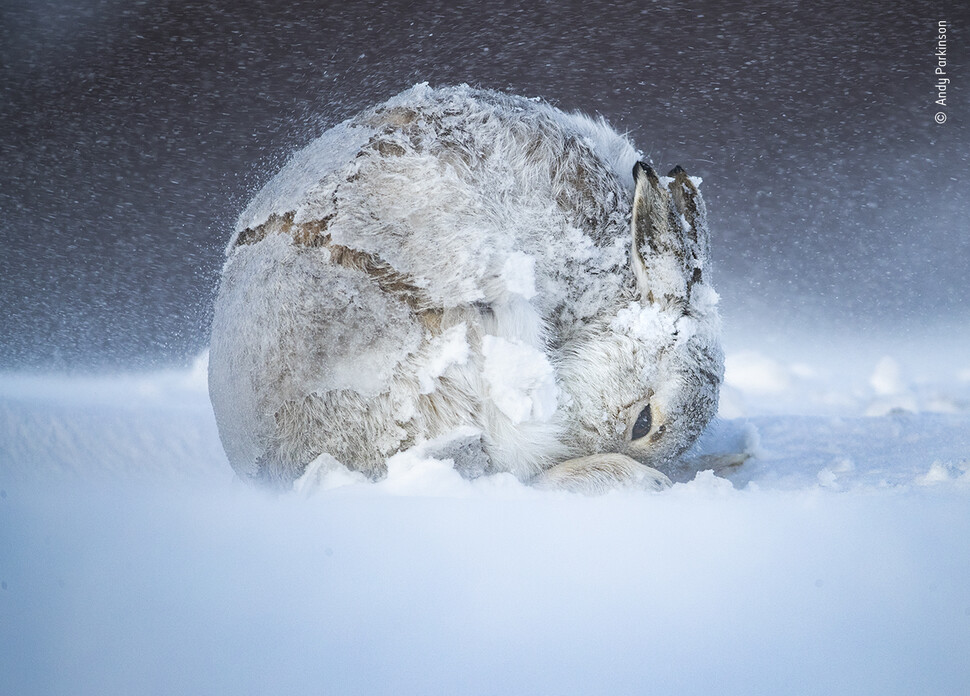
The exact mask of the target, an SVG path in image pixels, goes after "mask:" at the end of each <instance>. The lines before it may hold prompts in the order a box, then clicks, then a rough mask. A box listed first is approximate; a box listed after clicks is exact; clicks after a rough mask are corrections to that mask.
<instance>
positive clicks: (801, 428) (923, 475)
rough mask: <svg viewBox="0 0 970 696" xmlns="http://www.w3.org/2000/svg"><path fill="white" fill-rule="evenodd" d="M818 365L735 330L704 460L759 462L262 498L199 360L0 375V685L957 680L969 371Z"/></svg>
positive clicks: (964, 675) (330, 489) (706, 684)
mask: <svg viewBox="0 0 970 696" xmlns="http://www.w3.org/2000/svg"><path fill="white" fill-rule="evenodd" d="M894 364H895V367H894V366H893V365H894ZM826 374H827V372H826V369H825V365H823V364H817V365H806V364H800V365H794V366H792V365H788V364H786V363H784V362H783V361H780V360H777V359H772V358H771V357H769V356H766V355H764V354H762V353H750V352H749V353H746V354H741V353H737V352H735V353H731V352H729V355H728V373H727V380H726V383H727V385H728V387H727V390H726V392H725V398H724V400H723V401H722V418H721V420H720V421H719V422H718V423H717V424H716V425H715V426H714V427H713V428H712V429H711V430H710V431H709V432H708V434H707V435H706V436H705V438H704V440H703V441H702V442H701V443H700V446H699V448H698V449H697V451H696V452H694V453H693V455H694V456H704V455H705V454H711V453H718V452H724V451H735V452H737V451H743V452H747V453H749V454H751V455H752V458H751V459H749V460H748V461H747V462H745V464H744V465H742V466H740V467H738V468H736V469H735V470H726V471H722V472H721V474H722V476H715V475H714V474H713V473H711V472H703V473H701V474H699V475H697V476H696V478H694V479H693V480H691V481H688V482H681V483H677V484H675V486H674V487H673V488H672V489H671V490H669V491H667V492H665V493H659V494H651V493H645V492H631V491H616V492H614V493H611V494H608V495H605V496H602V497H599V498H586V497H582V496H579V495H575V494H569V493H546V492H540V491H535V490H532V489H529V488H527V487H524V486H523V485H522V484H520V483H518V482H517V481H516V480H515V479H514V478H512V477H511V475H508V474H505V475H498V476H493V477H484V478H481V479H477V480H475V481H467V480H465V479H463V478H462V477H461V476H459V475H458V474H456V473H455V472H454V471H453V470H452V468H451V467H450V464H449V462H447V461H441V460H436V459H433V458H429V457H421V456H419V454H416V453H413V452H412V453H411V454H410V455H408V456H407V457H405V456H401V457H398V458H397V459H395V460H392V461H391V462H389V466H388V471H389V473H388V477H387V478H386V479H385V480H384V481H382V482H380V483H377V484H373V483H364V482H361V481H359V480H356V479H354V478H353V477H348V476H343V477H341V476H340V475H337V474H334V473H333V472H328V471H327V470H326V467H319V468H318V470H317V471H316V477H315V478H313V477H311V478H305V479H304V480H303V481H301V484H302V485H301V487H300V489H299V490H297V491H294V492H293V493H290V494H286V495H275V496H274V495H270V494H267V493H265V492H261V491H258V490H252V489H251V488H250V487H249V486H246V485H244V484H242V483H239V482H235V481H234V480H233V479H232V475H231V470H230V468H229V465H228V463H227V462H226V460H225V455H224V454H223V452H222V450H221V447H220V444H219V441H218V437H217V434H216V429H215V424H214V421H213V417H212V414H211V409H210V408H209V405H208V402H207V399H206V385H205V365H204V359H200V361H199V363H198V364H197V365H196V366H195V367H194V368H193V369H191V370H188V371H185V372H167V373H156V374H150V375H126V376H115V377H103V378H66V377H54V376H26V375H5V376H3V377H2V378H0V582H2V585H0V683H2V686H0V688H2V691H3V692H4V693H11V694H13V693H16V694H32V693H37V694H41V693H43V694H68V693H70V694H122V693H124V694H129V693H166V694H170V693H204V692H238V693H281V694H283V693H285V694H292V693H359V694H363V693H367V694H380V693H387V694H406V693H469V694H486V693H500V692H501V693H522V694H532V693H563V694H569V693H576V694H579V693H583V694H589V693H610V694H642V693H685V694H711V693H721V694H750V693H828V694H840V693H841V694H859V693H879V694H912V693H926V694H959V693H965V692H966V691H967V689H968V687H970V666H968V663H967V661H966V655H967V654H968V651H970V595H968V593H967V589H966V588H967V578H968V577H970V554H968V553H967V539H968V538H970V505H968V503H970V473H968V468H970V466H968V464H970V441H968V432H970V428H968V425H970V400H968V398H967V396H968V394H970V380H967V379H966V377H967V375H965V374H962V373H961V372H960V371H957V372H954V373H952V374H951V377H950V378H949V379H947V380H945V381H941V382H938V383H932V384H928V383H923V384H920V383H916V382H914V381H912V380H910V379H909V375H908V374H907V372H906V371H905V369H903V368H901V367H900V363H897V362H895V361H894V360H891V359H890V360H887V361H881V362H880V363H879V364H877V365H871V366H870V370H869V373H868V374H865V375H862V376H860V377H859V378H858V379H857V380H856V381H854V382H847V381H844V380H843V379H842V378H841V377H840V378H838V379H827V378H826V377H825V375H826ZM867 414H868V415H867ZM724 476H726V477H728V478H724Z"/></svg>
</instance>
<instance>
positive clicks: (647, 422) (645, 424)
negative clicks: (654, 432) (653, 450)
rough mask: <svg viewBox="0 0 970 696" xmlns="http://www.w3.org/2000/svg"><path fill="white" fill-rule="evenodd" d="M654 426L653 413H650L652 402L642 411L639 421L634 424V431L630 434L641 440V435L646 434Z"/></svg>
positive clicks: (634, 438)
mask: <svg viewBox="0 0 970 696" xmlns="http://www.w3.org/2000/svg"><path fill="white" fill-rule="evenodd" d="M652 426H653V415H651V413H650V404H647V405H646V406H644V407H643V410H642V411H640V415H639V416H637V422H636V423H634V424H633V432H632V433H631V434H630V438H631V439H633V440H639V439H640V438H641V437H643V436H645V435H646V434H647V433H649V432H650V428H651V427H652Z"/></svg>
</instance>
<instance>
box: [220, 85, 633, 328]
mask: <svg viewBox="0 0 970 696" xmlns="http://www.w3.org/2000/svg"><path fill="white" fill-rule="evenodd" d="M636 154H637V153H636V152H635V151H634V150H633V148H632V146H630V144H629V142H628V141H627V140H626V139H624V138H622V137H620V136H618V135H617V134H616V133H615V132H614V131H613V130H612V129H610V128H609V127H608V126H607V125H605V124H604V123H602V122H597V121H593V120H590V119H588V118H586V117H583V116H579V115H570V114H565V113H563V112H561V111H559V110H557V109H554V108H553V107H550V106H548V105H547V104H544V103H540V102H534V101H531V100H528V99H523V98H521V97H514V96H511V95H505V94H501V93H497V92H491V91H482V90H474V89H471V88H468V87H456V88H445V89H431V88H429V87H427V86H425V85H418V86H416V87H414V88H412V89H411V90H408V91H406V92H404V93H402V94H400V95H398V96H397V97H394V98H393V99H391V100H389V101H388V102H386V103H384V104H382V105H380V106H378V107H376V108H374V109H371V110H369V111H366V112H364V113H362V114H361V115H359V116H357V117H356V118H354V119H351V120H349V121H346V122H344V123H342V124H340V125H338V126H336V127H335V128H333V129H331V130H329V131H327V132H326V133H325V134H324V135H322V136H321V137H320V138H318V139H317V140H316V141H314V142H313V143H311V145H310V146H308V147H307V148H305V149H304V150H303V151H301V152H299V153H298V154H297V155H295V156H294V157H293V159H292V160H291V161H290V162H289V163H288V164H287V166H286V167H285V168H284V169H283V170H282V171H281V172H280V173H279V174H278V175H277V176H276V177H275V178H274V179H273V180H272V181H271V182H270V183H269V184H267V186H266V187H264V189H263V190H262V191H261V192H260V193H259V194H258V195H257V196H256V197H255V198H254V200H253V201H252V203H251V204H250V206H249V207H248V208H247V209H246V211H245V212H244V213H243V215H242V216H241V217H240V219H239V224H238V230H239V231H238V232H237V237H236V240H235V241H234V244H235V243H238V242H239V241H245V239H246V238H247V235H251V234H252V231H253V230H258V229H260V227H261V226H262V225H265V223H266V222H267V220H270V219H271V218H274V216H275V218H277V219H283V218H286V219H288V220H291V221H292V223H293V224H294V225H298V226H304V227H307V228H309V229H310V230H311V232H310V233H309V234H311V235H314V236H315V235H319V236H320V237H325V243H326V244H332V245H338V246H340V247H342V248H347V249H351V250H353V251H355V252H357V253H362V254H366V255H369V256H370V257H371V258H373V259H375V260H376V261H377V262H378V263H380V264H384V265H386V266H387V267H389V268H390V269H393V271H394V272H395V273H396V274H398V275H399V276H400V277H401V278H402V279H404V280H406V282H407V283H408V284H410V285H411V286H413V287H416V288H420V290H421V292H422V294H423V296H424V297H423V299H424V301H426V302H428V303H430V304H431V305H433V306H437V307H449V306H457V305H461V304H469V303H481V302H485V303H489V302H495V301H501V300H502V299H504V298H505V297H507V296H508V295H509V293H512V294H515V293H519V294H523V295H526V296H528V297H529V298H530V299H532V300H533V302H534V303H536V304H537V305H539V307H538V308H539V309H540V311H543V313H545V312H549V311H554V310H555V306H554V305H562V303H563V302H566V303H570V304H573V305H575V304H576V303H577V302H578V301H580V300H581V299H582V298H584V297H585V298H587V300H588V298H589V297H590V296H591V292H592V296H595V295H597V294H599V292H598V291H597V289H596V288H591V287H590V285H589V284H590V282H591V281H595V278H596V277H597V276H600V278H599V281H596V282H601V281H602V275H603V274H604V273H607V272H610V271H618V270H619V269H621V268H623V267H624V264H625V261H626V258H625V254H626V245H625V242H626V241H627V238H626V230H627V227H626V225H627V222H626V220H627V215H628V210H629V204H628V199H629V188H630V187H631V186H632V180H631V181H628V179H630V174H629V170H630V168H631V166H632V163H633V161H635V159H636ZM287 216H288V217H287ZM516 269H518V270H516ZM522 269H525V271H523V270H522ZM602 292H603V293H604V294H611V295H612V296H615V288H613V287H610V288H603V289H602ZM545 305H548V306H545ZM591 311H595V309H592V310H591Z"/></svg>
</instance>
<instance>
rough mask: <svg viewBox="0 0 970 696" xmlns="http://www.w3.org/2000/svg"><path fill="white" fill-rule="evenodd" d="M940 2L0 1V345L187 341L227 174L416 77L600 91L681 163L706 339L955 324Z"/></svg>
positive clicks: (179, 351) (209, 267)
mask: <svg viewBox="0 0 970 696" xmlns="http://www.w3.org/2000/svg"><path fill="white" fill-rule="evenodd" d="M520 5H521V6H520ZM964 8H965V5H964V3H962V2H956V1H953V2H949V3H932V2H891V1H890V2H879V3H875V2H868V3H867V2H855V3H846V2H842V1H838V2H833V1H832V0H825V1H823V2H814V3H809V2H805V3H799V2H776V3H769V2H760V1H758V0H748V1H745V2H691V3H686V2H666V3H664V2H636V3H632V2H631V3H594V2H583V3H578V2H577V3H570V2H563V1H557V2H535V3H524V4H523V3H520V2H498V3H484V2H465V1H462V2H413V3H404V2H401V3H393V2H391V3H386V2H356V3H354V2H346V3H336V2H305V1H293V2H286V3H259V2H253V1H251V0H218V1H216V2H208V3H193V2H175V1H172V0H161V1H159V2H131V1H130V0H129V1H125V2H123V1H120V0H100V1H98V0H91V1H90V2H84V1H81V0H67V1H59V0H53V1H45V0H0V61H2V68H0V369H25V368H30V369H43V370H49V369H54V370H70V369H114V368H119V367H151V366H162V365H170V364H178V363H184V362H185V361H186V360H188V359H189V358H191V356H193V355H195V354H197V353H198V352H199V351H201V350H202V349H203V348H204V347H205V345H206V343H207V325H208V321H209V317H210V313H211V303H212V295H213V291H214V288H215V286H216V283H217V281H218V273H219V269H220V267H221V264H222V251H223V248H224V246H225V243H226V242H227V240H228V236H229V233H230V230H231V227H232V223H233V221H234V218H235V216H236V215H237V214H238V212H239V211H240V210H241V209H242V207H243V206H244V204H245V202H246V201H247V199H248V197H249V196H250V195H252V193H253V192H254V191H255V190H257V189H258V187H259V186H260V185H261V184H262V183H264V182H265V181H266V180H267V179H268V178H269V177H270V176H271V175H272V173H273V172H274V170H275V169H276V168H278V167H279V166H280V165H281V164H282V163H283V162H284V161H285V160H286V158H287V156H288V154H289V153H290V152H291V151H292V150H293V149H294V148H296V147H299V146H302V145H304V144H306V143H307V142H308V141H309V140H310V139H311V138H313V137H314V136H315V135H317V134H319V133H320V132H321V131H322V130H323V129H324V128H326V127H327V126H329V125H332V124H334V123H336V122H338V121H340V120H342V119H344V118H347V117H349V116H351V115H352V114H353V113H355V112H356V111H358V110H359V109H361V108H363V107H365V106H368V105H370V104H372V103H376V102H379V101H383V100H384V99H386V98H388V97H390V96H391V95H393V94H395V93H397V92H399V91H401V90H402V89H404V88H406V87H408V86H410V85H412V84H414V83H415V82H421V81H428V82H430V83H431V84H433V85H438V84H448V83H459V82H468V83H469V84H472V85H477V86H483V87H492V88H498V89H503V90H510V91H513V92H517V93H521V94H525V95H528V96H542V97H544V98H546V99H548V100H549V101H551V102H552V103H554V104H556V105H558V106H559V107H561V108H564V109H570V110H572V109H581V110H583V111H587V112H593V113H600V114H603V115H604V116H606V117H607V119H608V120H609V121H610V122H611V123H612V124H613V125H614V126H616V127H617V128H618V129H619V130H622V131H629V133H630V134H631V136H632V138H633V140H634V141H635V142H636V144H637V145H638V146H639V147H641V148H642V149H643V150H644V151H645V152H646V153H647V155H648V156H650V157H651V158H652V159H653V160H654V161H655V162H656V163H657V164H658V166H660V167H662V168H667V167H670V166H672V165H673V164H676V163H680V164H682V165H684V166H685V168H687V169H688V171H690V172H691V173H694V174H698V175H701V176H703V177H704V179H705V184H704V189H703V190H704V192H705V195H706V198H707V200H708V207H709V209H710V212H711V227H712V231H713V234H714V237H715V255H716V260H717V263H718V265H717V268H716V276H715V282H716V285H717V288H718V290H719V291H720V293H721V295H722V298H723V304H722V307H723V312H724V315H725V319H726V323H727V331H728V339H729V341H730V340H732V337H733V340H738V341H741V340H743V338H744V336H746V335H751V333H752V332H754V333H756V334H757V335H758V336H760V337H763V338H765V340H777V339H778V338H779V337H785V336H789V337H790V336H807V337H809V338H808V339H807V340H809V341H818V342H824V341H827V340H830V337H835V336H838V337H841V338H845V337H846V336H849V337H852V336H856V335H858V336H860V337H872V336H881V335H893V334H895V335H910V336H913V335H917V336H923V335H925V334H926V333H927V329H928V328H932V329H933V331H937V332H946V331H948V330H949V329H950V328H953V327H965V326H967V325H970V308H968V302H967V300H968V297H970V291H968V288H970V282H968V279H967V274H968V272H970V241H968V239H970V235H968V231H970V230H968V227H970V223H968V217H970V205H968V202H970V196H968V190H967V181H966V178H967V174H968V171H970V169H968V162H967V159H968V151H970V147H968V146H970V139H968V131H967V125H966V121H967V118H968V117H970V108H968V107H970V104H968V102H967V97H966V95H967V88H968V86H970V69H968V68H967V54H968V51H967V41H968V37H967V35H966V26H967V22H966V19H967V10H966V9H964ZM939 19H946V20H949V22H950V24H951V26H950V28H949V32H948V36H949V43H948V59H949V66H948V67H949V72H950V77H952V78H953V82H952V83H951V84H950V90H949V105H948V106H947V108H945V109H940V108H938V107H937V106H936V105H935V104H934V99H935V98H936V93H935V91H934V86H935V83H936V77H935V75H934V74H933V70H934V68H935V67H936V58H935V57H934V52H935V48H936V46H935V44H936V35H937V31H936V22H937V20H939ZM939 110H942V111H945V112H946V114H947V116H948V117H949V120H948V122H947V123H945V124H943V125H937V124H936V123H935V122H934V119H933V116H934V114H935V113H936V112H937V111H939ZM806 329H807V330H806Z"/></svg>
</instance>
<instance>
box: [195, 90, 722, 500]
mask: <svg viewBox="0 0 970 696" xmlns="http://www.w3.org/2000/svg"><path fill="white" fill-rule="evenodd" d="M635 165H636V166H635ZM698 184H699V180H697V179H692V178H691V177H688V176H687V175H686V173H684V172H683V171H682V170H680V169H679V168H677V169H675V170H674V171H672V172H671V173H670V175H669V177H658V176H657V175H656V174H655V173H654V172H653V170H652V169H651V168H650V167H649V166H648V165H646V164H643V163H638V154H637V152H636V150H634V148H633V146H632V145H631V144H630V142H629V141H628V140H626V139H625V138H623V137H621V136H619V135H618V134H617V133H616V132H615V131H613V130H612V129H611V128H610V127H609V126H608V125H607V124H606V123H605V122H604V121H603V120H592V119H589V118H587V117H585V116H582V115H579V114H565V113H563V112H561V111H558V110H557V109H555V108H553V107H551V106H549V105H547V104H544V103H542V102H538V101H533V100H528V99H523V98H521V97H516V96H511V95H506V94H501V93H498V92H492V91H483V90H474V89H471V88H469V87H467V86H461V87H454V88H442V89H432V88H430V87H428V86H427V85H417V86H415V87H413V88H412V89H410V90H407V91H406V92H404V93H402V94H400V95H398V96H396V97H394V98H392V99H390V100H389V101H387V102H385V103H384V104H381V105H379V106H377V107H374V108H372V109H370V110H368V111H365V112H363V113H361V114H359V115H358V116H356V117H354V118H352V119H350V120H348V121H346V122H344V123H341V124H340V125H338V126H336V127H334V128H332V129H330V130H328V131H327V132H326V133H324V134H323V135H321V136H320V137H319V138H317V139H316V140H315V141H313V142H312V143H310V145H308V146H307V147H306V148H304V149H303V150H302V151H300V152H298V153H296V154H295V155H294V156H293V157H292V158H291V160H290V161H289V163H288V164H287V165H286V166H284V167H283V169H282V170H281V171H280V172H279V173H278V174H277V175H276V176H275V177H274V178H273V179H272V180H270V182H269V183H267V184H266V186H264V187H263V189H262V190H261V191H260V192H259V193H258V194H257V195H256V196H255V197H254V198H253V200H252V201H251V203H250V204H249V206H248V207H247V208H246V209H245V210H244V211H243V213H242V215H241V216H240V218H239V221H238V223H237V226H236V230H235V233H234V235H233V238H232V240H231V242H230V244H229V247H228V249H227V260H226V264H225V267H224V269H223V274H222V281H221V284H220V288H219V294H218V297H217V299H216V304H215V316H214V320H213V326H212V341H211V347H210V359H209V377H210V382H209V383H210V396H211V399H212V404H213V408H214V410H215V414H216V419H217V422H218V425H219V432H220V436H221V438H222V440H223V444H224V446H225V448H226V451H227V453H228V456H229V459H230V461H231V463H232V465H233V467H234V468H235V470H236V471H237V472H238V473H239V474H240V476H242V477H244V478H247V479H253V480H258V481H262V482H265V483H269V484H271V485H276V486H286V487H289V486H291V485H292V483H293V482H294V481H295V480H297V479H299V478H300V477H301V476H302V475H304V473H305V471H306V470H307V467H308V465H309V464H310V463H311V462H320V461H325V462H327V463H328V467H330V468H332V466H333V462H338V463H339V464H340V465H342V466H344V467H346V468H347V469H349V470H350V471H353V472H359V473H360V474H363V475H365V476H367V477H369V478H371V479H376V478H380V477H381V476H383V475H384V473H385V472H386V466H387V460H388V458H390V457H391V456H393V455H395V454H396V453H398V452H403V451H406V450H409V449H412V448H414V447H417V446H423V445H424V443H427V442H430V441H435V442H449V441H451V440H454V443H455V444H454V445H453V446H449V447H445V449H447V450H448V451H449V452H453V453H454V456H453V457H452V458H453V459H454V460H455V466H456V468H457V469H458V470H459V471H461V472H462V473H463V474H465V475H481V474H490V473H498V472H511V473H512V474H514V475H515V476H517V477H518V478H520V479H522V480H535V481H536V482H542V485H545V486H548V485H554V482H557V481H558V482H561V485H560V487H567V488H570V489H582V488H583V481H586V482H588V483H589V486H588V487H587V488H588V489H589V490H601V489H603V487H604V486H607V487H608V485H636V486H642V485H644V483H643V482H645V481H649V482H651V483H650V486H654V485H657V483H656V482H658V481H661V482H662V481H664V480H666V479H665V478H663V475H662V474H660V473H658V472H656V471H654V469H660V470H661V471H663V470H664V469H665V467H668V466H670V465H671V464H672V463H673V462H674V461H675V460H676V458H677V457H678V456H679V455H680V454H682V453H683V452H684V451H685V450H686V449H687V448H688V447H689V446H690V445H691V444H692V443H693V442H694V440H695V439H696V438H697V436H698V435H699V433H700V432H701V431H702V430H703V428H704V427H705V426H706V424H707V422H708V421H709V420H710V418H711V417H712V416H713V414H714V412H715V410H716V403H717V393H718V387H719V385H720V382H721V376H722V357H721V351H720V348H719V343H718V333H719V324H718V321H719V320H718V315H717V307H716V305H717V295H716V293H715V292H714V291H713V290H712V289H711V288H710V286H709V285H708V284H707V281H708V269H707V259H708V243H709V242H708V235H707V226H706V214H705V209H704V204H703V200H702V199H701V196H700V192H699V191H698V188H697V187H698ZM470 433H471V434H470ZM620 455H623V456H620ZM321 458H322V459H321ZM466 460H467V461H466ZM634 460H635V461H634ZM631 467H632V468H631ZM637 467H642V470H641V469H639V468H637ZM648 467H652V468H648ZM328 471H329V469H328ZM611 472H612V473H611ZM650 472H653V473H650ZM567 482H568V483H567ZM604 482H605V483H604ZM610 482H611V483H610Z"/></svg>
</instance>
